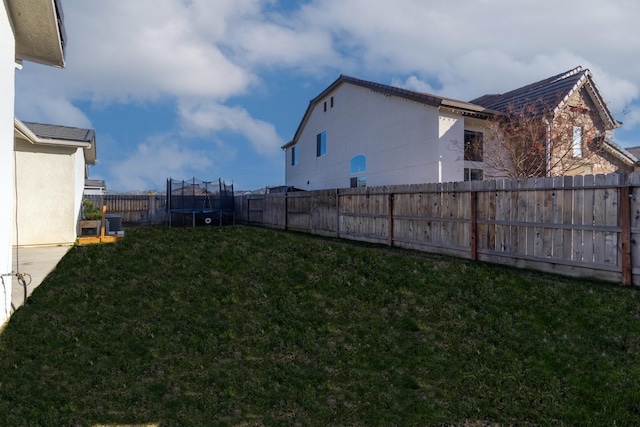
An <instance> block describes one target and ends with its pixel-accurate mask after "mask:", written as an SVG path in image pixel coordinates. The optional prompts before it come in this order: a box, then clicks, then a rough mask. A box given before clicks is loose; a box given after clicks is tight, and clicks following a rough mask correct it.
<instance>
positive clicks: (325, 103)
mask: <svg viewBox="0 0 640 427" xmlns="http://www.w3.org/2000/svg"><path fill="white" fill-rule="evenodd" d="M324 111H327V101H324Z"/></svg>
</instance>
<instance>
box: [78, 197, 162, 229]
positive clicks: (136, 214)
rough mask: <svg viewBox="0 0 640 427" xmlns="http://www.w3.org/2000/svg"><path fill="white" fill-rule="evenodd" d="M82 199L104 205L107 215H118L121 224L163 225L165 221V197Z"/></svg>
mask: <svg viewBox="0 0 640 427" xmlns="http://www.w3.org/2000/svg"><path fill="white" fill-rule="evenodd" d="M84 197H85V198H86V199H89V200H91V202H92V203H93V204H95V205H97V206H102V205H103V204H104V205H106V206H107V213H109V214H117V215H120V216H121V217H122V222H123V223H129V224H163V223H164V222H166V220H167V213H166V211H165V208H166V203H167V197H166V196H165V195H160V194H150V195H126V194H107V195H103V196H96V195H91V196H84Z"/></svg>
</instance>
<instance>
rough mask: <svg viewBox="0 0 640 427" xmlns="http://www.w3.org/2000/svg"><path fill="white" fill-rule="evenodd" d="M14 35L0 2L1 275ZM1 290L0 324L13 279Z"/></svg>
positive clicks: (7, 250) (7, 245) (6, 256)
mask: <svg viewBox="0 0 640 427" xmlns="http://www.w3.org/2000/svg"><path fill="white" fill-rule="evenodd" d="M14 59H15V38H14V35H13V29H12V28H11V24H10V23H9V16H8V15H7V11H6V10H5V2H3V1H0V274H6V273H9V272H11V264H12V259H11V246H12V242H11V236H12V231H11V230H12V227H11V224H12V222H13V221H12V217H13V204H12V200H13V199H12V194H13V116H14V98H15V88H14V79H15V65H14V64H15V63H14ZM4 282H5V285H4V286H2V285H1V283H0V286H2V289H0V326H1V325H2V324H3V323H4V322H5V321H6V320H7V319H8V317H9V313H10V310H11V278H10V277H4Z"/></svg>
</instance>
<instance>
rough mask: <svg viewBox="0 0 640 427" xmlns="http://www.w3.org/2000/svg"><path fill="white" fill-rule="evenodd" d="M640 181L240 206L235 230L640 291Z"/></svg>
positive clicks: (569, 181)
mask: <svg viewBox="0 0 640 427" xmlns="http://www.w3.org/2000/svg"><path fill="white" fill-rule="evenodd" d="M639 195H640V172H634V173H633V174H630V175H626V174H610V175H595V176H594V175H585V176H575V177H570V176H566V177H552V178H532V179H526V180H498V181H476V182H456V183H443V184H421V185H408V186H385V187H375V188H362V189H336V190H321V191H310V192H296V193H288V194H265V195H249V196H246V195H245V196H237V197H236V220H237V221H239V222H244V223H249V224H256V225H262V226H266V227H274V228H281V229H288V230H297V231H303V232H309V233H313V234H318V235H325V236H333V237H339V238H346V239H353V240H360V241H367V242H374V243H383V244H387V245H389V246H400V247H406V248H411V249H418V250H424V251H430V252H439V253H446V254H450V255H455V256H460V257H465V258H470V259H474V260H481V261H489V262H494V263H500V264H507V265H513V266H517V267H522V268H532V269H537V270H542V271H548V272H555V273H560V274H565V275H570V276H578V277H595V278H599V279H603V280H608V281H615V282H621V283H623V284H635V285H639V284H640V246H639V243H640V197H639Z"/></svg>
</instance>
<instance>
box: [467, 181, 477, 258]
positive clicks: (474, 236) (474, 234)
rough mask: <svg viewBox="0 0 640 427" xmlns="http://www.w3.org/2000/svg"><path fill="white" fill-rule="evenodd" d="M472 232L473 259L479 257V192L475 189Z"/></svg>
mask: <svg viewBox="0 0 640 427" xmlns="http://www.w3.org/2000/svg"><path fill="white" fill-rule="evenodd" d="M469 231H470V234H471V236H470V237H471V238H470V239H469V240H470V242H469V243H470V245H471V248H470V249H471V259H472V260H474V261H475V260H477V259H478V192H477V191H475V190H472V191H471V221H470V230H469Z"/></svg>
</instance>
